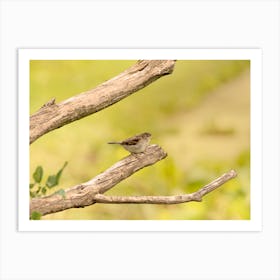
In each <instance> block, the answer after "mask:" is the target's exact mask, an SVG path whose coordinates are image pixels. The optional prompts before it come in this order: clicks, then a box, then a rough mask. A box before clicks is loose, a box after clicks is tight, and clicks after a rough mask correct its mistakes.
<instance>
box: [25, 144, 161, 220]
mask: <svg viewBox="0 0 280 280" xmlns="http://www.w3.org/2000/svg"><path fill="white" fill-rule="evenodd" d="M166 156H167V154H166V152H165V151H164V150H163V149H162V148H161V147H159V146H157V145H150V146H149V147H148V148H147V149H146V151H145V153H140V154H136V155H133V154H131V155H129V156H127V157H125V158H124V159H122V160H121V161H119V162H117V163H116V164H114V165H113V166H112V167H110V168H109V169H107V170H106V171H104V172H103V173H101V174H99V175H98V176H96V177H95V178H93V179H92V180H90V181H88V182H86V183H82V184H79V185H76V186H74V187H71V188H69V189H67V190H65V195H64V196H62V195H60V194H53V195H50V196H45V197H42V198H33V199H32V200H31V201H30V215H31V214H32V212H35V211H36V212H39V213H41V214H42V215H46V214H50V213H55V212H59V211H63V210H66V209H69V208H79V207H85V206H88V205H92V204H94V203H95V195H96V194H102V193H104V192H106V191H108V190H109V189H111V188H112V187H114V186H115V185H116V184H118V183H119V182H120V181H122V180H124V179H125V178H127V177H129V176H131V175H132V174H133V173H135V172H137V171H138V170H140V169H142V168H144V167H146V166H149V165H152V164H154V163H156V162H157V161H159V160H161V159H164V158H165V157H166Z"/></svg>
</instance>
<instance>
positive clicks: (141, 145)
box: [108, 132, 152, 154]
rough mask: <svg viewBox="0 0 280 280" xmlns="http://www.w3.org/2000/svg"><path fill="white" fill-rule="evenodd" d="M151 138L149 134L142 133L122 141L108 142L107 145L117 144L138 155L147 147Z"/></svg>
mask: <svg viewBox="0 0 280 280" xmlns="http://www.w3.org/2000/svg"><path fill="white" fill-rule="evenodd" d="M151 136H152V135H151V133H149V132H144V133H141V134H137V135H135V136H132V137H129V138H127V139H125V140H123V141H120V142H116V141H112V142H108V144H119V145H121V146H122V147H123V148H124V149H126V150H127V151H129V152H130V153H132V154H140V153H143V152H144V151H145V150H146V148H147V147H148V145H149V142H150V140H151Z"/></svg>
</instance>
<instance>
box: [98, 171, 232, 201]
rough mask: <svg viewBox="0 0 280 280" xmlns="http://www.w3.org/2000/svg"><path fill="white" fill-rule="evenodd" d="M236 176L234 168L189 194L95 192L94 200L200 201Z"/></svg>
mask: <svg viewBox="0 0 280 280" xmlns="http://www.w3.org/2000/svg"><path fill="white" fill-rule="evenodd" d="M236 176H237V173H236V172H235V171H234V170H231V171H229V172H227V173H225V174H223V175H222V176H221V177H219V178H217V179H216V180H214V181H213V182H211V183H209V184H208V185H206V186H204V187H202V188H201V189H199V190H198V191H196V192H194V193H190V194H182V195H172V196H107V195H103V194H96V195H95V197H94V198H95V201H96V202H98V203H114V204H121V203H134V204H136V203H137V204H178V203H184V202H190V201H202V197H203V196H205V195H206V194H208V193H210V192H212V191H213V190H215V189H217V188H218V187H220V186H221V185H223V184H225V183H226V182H227V181H229V180H231V179H233V178H234V177H236Z"/></svg>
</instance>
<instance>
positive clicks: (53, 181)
mask: <svg viewBox="0 0 280 280" xmlns="http://www.w3.org/2000/svg"><path fill="white" fill-rule="evenodd" d="M56 185H57V180H56V175H50V176H49V177H48V179H47V182H46V186H47V187H48V188H52V187H54V186H56Z"/></svg>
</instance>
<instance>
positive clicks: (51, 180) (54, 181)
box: [46, 161, 68, 188]
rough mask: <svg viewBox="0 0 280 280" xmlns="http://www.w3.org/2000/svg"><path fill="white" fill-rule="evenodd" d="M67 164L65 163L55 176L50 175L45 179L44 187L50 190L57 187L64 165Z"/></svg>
mask: <svg viewBox="0 0 280 280" xmlns="http://www.w3.org/2000/svg"><path fill="white" fill-rule="evenodd" d="M67 164H68V162H67V161H66V162H65V163H64V165H63V167H62V168H61V169H60V170H59V171H58V172H57V174H56V175H50V176H49V177H48V179H47V182H46V186H47V187H48V188H52V187H54V186H57V185H58V183H59V179H60V176H61V174H62V172H63V170H64V168H65V167H66V165H67Z"/></svg>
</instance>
